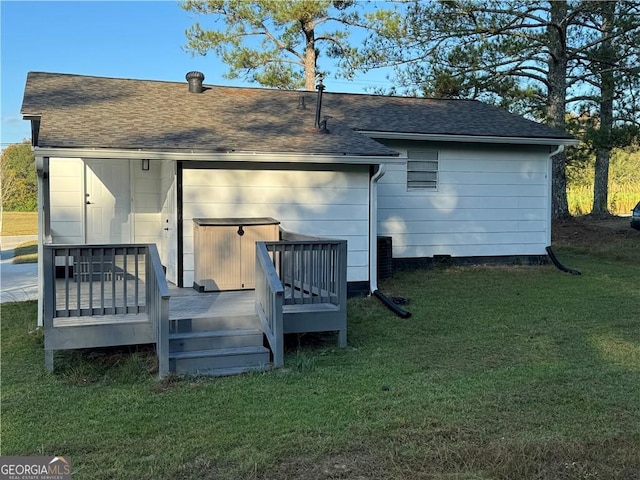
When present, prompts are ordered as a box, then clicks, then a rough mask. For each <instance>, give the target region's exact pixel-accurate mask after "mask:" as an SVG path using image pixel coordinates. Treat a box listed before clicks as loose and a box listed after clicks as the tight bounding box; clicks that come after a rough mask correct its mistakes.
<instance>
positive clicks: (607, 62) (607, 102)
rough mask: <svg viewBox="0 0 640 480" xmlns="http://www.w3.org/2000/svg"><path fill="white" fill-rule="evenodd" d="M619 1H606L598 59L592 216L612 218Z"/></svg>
mask: <svg viewBox="0 0 640 480" xmlns="http://www.w3.org/2000/svg"><path fill="white" fill-rule="evenodd" d="M615 5H616V4H615V2H602V4H601V8H602V37H603V38H604V40H603V41H602V44H601V46H600V48H599V49H598V52H597V54H596V55H597V57H596V59H594V63H595V67H596V71H595V72H594V73H596V75H597V76H598V77H600V127H599V131H598V136H597V137H596V165H595V176H594V185H593V209H592V210H591V214H592V215H598V216H605V215H609V208H608V202H607V200H608V196H609V159H610V158H611V148H612V144H611V130H612V128H613V96H614V94H615V80H614V78H613V69H614V65H613V61H614V60H613V58H614V56H615V52H613V51H612V45H611V30H612V28H613V23H614V21H615Z"/></svg>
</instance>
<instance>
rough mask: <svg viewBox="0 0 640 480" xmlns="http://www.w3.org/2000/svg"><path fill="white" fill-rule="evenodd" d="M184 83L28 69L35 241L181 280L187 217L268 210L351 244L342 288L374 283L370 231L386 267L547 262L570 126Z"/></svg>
mask: <svg viewBox="0 0 640 480" xmlns="http://www.w3.org/2000/svg"><path fill="white" fill-rule="evenodd" d="M187 77H188V79H189V82H190V84H189V85H188V84H187V83H172V82H161V81H147V80H130V79H117V78H101V77H88V76H81V75H67V74H58V73H40V72H31V73H29V75H28V78H27V83H26V89H25V95H24V102H23V106H22V113H23V115H24V118H25V119H28V120H30V121H31V123H32V133H33V147H34V151H35V154H36V158H37V165H38V172H39V182H40V183H39V186H40V190H39V191H40V194H39V195H40V196H39V201H40V203H39V205H40V206H39V211H40V214H41V217H40V218H41V220H40V227H41V231H40V238H41V244H43V245H46V244H56V245H93V244H101V245H104V244H130V243H135V244H141V243H144V244H147V243H152V244H156V245H157V246H158V250H159V254H160V259H161V262H162V265H163V266H164V267H165V269H166V278H167V280H168V281H169V282H170V283H173V284H175V285H176V286H178V287H185V288H191V287H192V286H194V284H195V285H196V287H197V286H198V285H199V280H200V279H198V278H196V277H197V275H196V273H197V272H196V270H197V268H198V264H199V262H202V261H203V260H202V258H203V257H202V255H203V253H202V251H198V248H197V245H199V243H198V241H194V232H196V231H197V227H196V225H197V224H198V221H200V220H211V219H225V221H230V222H231V223H233V222H234V221H235V222H236V223H238V224H239V225H241V224H243V223H244V224H246V223H250V222H251V219H256V218H270V219H274V221H275V222H279V226H280V228H282V229H283V230H285V231H289V232H295V233H297V234H301V235H308V236H314V237H329V238H336V239H342V240H346V243H347V250H348V254H347V280H348V282H349V288H350V289H351V290H352V291H353V292H357V291H360V292H362V291H369V290H375V289H376V288H377V269H376V258H377V257H376V239H377V237H378V236H380V235H382V236H389V237H391V238H392V245H393V257H394V260H395V261H405V262H409V261H416V260H417V261H420V260H421V259H425V258H432V257H434V256H439V255H447V256H451V257H492V258H493V257H505V258H510V257H513V256H518V257H523V256H524V257H537V256H543V255H546V252H545V247H546V246H548V245H549V244H550V241H551V159H550V157H551V156H552V155H554V154H555V153H557V152H558V151H559V150H560V149H562V148H564V146H567V145H573V144H575V143H576V140H575V139H574V138H573V137H572V136H571V135H568V134H566V133H565V132H562V131H558V130H555V129H551V128H549V127H546V126H544V125H542V124H538V123H535V122H532V121H529V120H527V119H525V118H522V117H519V116H516V115H512V114H510V113H508V112H506V111H504V110H501V109H499V108H496V107H493V106H490V105H486V104H484V103H481V102H478V101H471V100H445V99H426V98H403V97H388V96H376V95H359V94H340V93H324V94H322V89H321V90H320V91H319V92H318V93H316V92H307V91H283V90H270V89H258V88H235V87H234V88H231V87H224V86H213V85H203V84H202V80H203V78H204V77H203V75H202V74H199V73H197V72H190V74H188V75H187ZM319 94H321V95H322V96H319ZM319 99H321V100H319ZM230 219H232V220H230ZM214 223H215V222H214ZM240 230H241V229H240ZM240 230H239V231H240ZM221 255H227V254H225V253H224V252H222V253H221ZM227 256H229V255H227ZM58 263H59V260H58ZM248 285H249V284H248ZM242 286H244V284H242ZM242 286H241V287H240V288H242Z"/></svg>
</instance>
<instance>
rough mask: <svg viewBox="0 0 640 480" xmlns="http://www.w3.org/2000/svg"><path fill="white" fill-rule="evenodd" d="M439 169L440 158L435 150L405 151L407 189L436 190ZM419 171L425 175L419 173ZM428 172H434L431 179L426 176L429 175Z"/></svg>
mask: <svg viewBox="0 0 640 480" xmlns="http://www.w3.org/2000/svg"><path fill="white" fill-rule="evenodd" d="M439 171H440V158H439V154H438V151H437V150H409V151H408V152H407V191H409V192H412V191H413V192H415V191H420V192H437V191H438V185H439V180H440V174H439ZM421 173H422V174H426V175H420V174H421ZM412 174H413V175H412ZM429 174H434V175H433V179H431V178H426V177H431V175H429ZM420 177H422V179H420Z"/></svg>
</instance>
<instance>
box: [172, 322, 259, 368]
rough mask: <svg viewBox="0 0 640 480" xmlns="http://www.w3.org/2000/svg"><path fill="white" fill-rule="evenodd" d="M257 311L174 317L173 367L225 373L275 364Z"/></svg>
mask: <svg viewBox="0 0 640 480" xmlns="http://www.w3.org/2000/svg"><path fill="white" fill-rule="evenodd" d="M257 325H259V320H258V318H257V317H256V316H255V315H232V316H224V317H197V318H184V319H172V320H170V324H169V371H171V372H176V373H189V374H196V375H211V376H225V375H236V374H239V373H244V372H249V371H263V370H268V369H269V368H270V367H271V363H270V350H269V349H268V348H265V347H264V335H263V333H262V331H261V330H259V329H258V328H256V326H257Z"/></svg>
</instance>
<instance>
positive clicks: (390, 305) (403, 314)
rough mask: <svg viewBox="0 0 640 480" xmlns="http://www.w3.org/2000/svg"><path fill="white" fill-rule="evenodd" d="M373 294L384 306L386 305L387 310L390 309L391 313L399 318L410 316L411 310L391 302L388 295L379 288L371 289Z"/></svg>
mask: <svg viewBox="0 0 640 480" xmlns="http://www.w3.org/2000/svg"><path fill="white" fill-rule="evenodd" d="M373 296H374V297H376V298H378V299H379V300H380V301H381V302H382V303H383V304H384V306H385V307H387V308H388V309H389V310H391V311H392V312H393V313H395V314H396V315H397V316H399V317H400V318H409V317H410V316H411V312H407V311H406V310H403V309H401V308H400V307H399V306H398V305H396V304H395V303H393V302H392V301H391V300H390V299H389V297H387V296H386V295H385V294H384V293H382V292H381V291H380V290H374V291H373Z"/></svg>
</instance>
